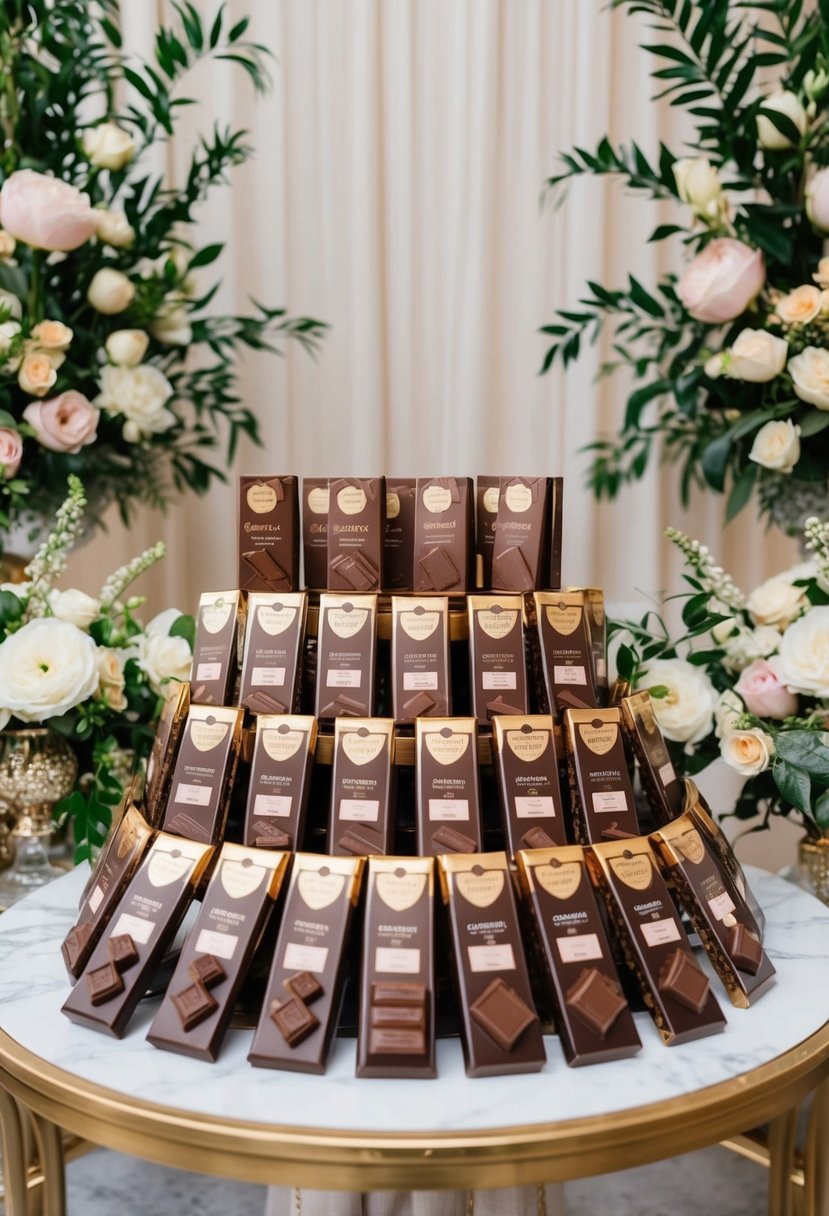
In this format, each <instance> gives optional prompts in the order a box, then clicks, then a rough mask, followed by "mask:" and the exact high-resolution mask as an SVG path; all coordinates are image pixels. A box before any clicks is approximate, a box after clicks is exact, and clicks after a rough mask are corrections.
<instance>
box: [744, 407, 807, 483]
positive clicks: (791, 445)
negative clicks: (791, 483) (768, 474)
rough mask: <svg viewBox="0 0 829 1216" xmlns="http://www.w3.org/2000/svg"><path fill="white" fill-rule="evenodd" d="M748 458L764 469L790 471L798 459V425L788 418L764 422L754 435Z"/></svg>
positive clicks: (779, 471) (781, 471) (780, 471)
mask: <svg viewBox="0 0 829 1216" xmlns="http://www.w3.org/2000/svg"><path fill="white" fill-rule="evenodd" d="M748 458H749V460H753V461H754V463H755V464H759V465H762V466H763V468H764V469H776V470H777V472H778V473H791V471H792V469H793V468H794V466H795V465H796V464H797V462H798V460H800V427H799V426H795V424H794V423H793V422H792V421H791V420H790V419H788V418H786V419H781V420H780V421H778V422H767V423H765V425H764V426H761V427H760V429H759V431H758V432H757V434H756V435H755V436H754V443H753V444H752V445H751V451H750V452H749V454H748Z"/></svg>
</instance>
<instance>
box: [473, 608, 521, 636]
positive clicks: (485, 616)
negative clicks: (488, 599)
mask: <svg viewBox="0 0 829 1216" xmlns="http://www.w3.org/2000/svg"><path fill="white" fill-rule="evenodd" d="M475 617H476V619H477V622H478V626H479V628H480V629H482V630H483V632H484V633H485V634H486V635H487V637H490V638H494V639H495V640H496V641H497V640H498V639H499V638H505V637H506V636H507V634H508V633H511V632H512V630H513V629H514V628H515V623H516V621H517V620H518V613H517V611H515V609H513V608H502V609H500V611H498V612H493V611H492V609H491V608H482V609H481V610H480V611H479V612H476V613H475Z"/></svg>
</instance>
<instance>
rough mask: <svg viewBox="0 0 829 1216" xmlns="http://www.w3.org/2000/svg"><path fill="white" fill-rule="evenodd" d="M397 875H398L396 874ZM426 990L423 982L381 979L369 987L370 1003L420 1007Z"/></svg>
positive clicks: (373, 1004) (424, 999) (379, 1005)
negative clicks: (414, 982)
mask: <svg viewBox="0 0 829 1216" xmlns="http://www.w3.org/2000/svg"><path fill="white" fill-rule="evenodd" d="M398 877H399V876H398ZM427 996H428V990H427V988H426V985H425V984H413V983H411V982H410V981H408V980H400V981H399V982H397V983H395V982H394V981H381V982H380V983H375V984H373V985H372V988H371V1004H372V1006H374V1007H377V1008H380V1007H382V1006H383V1005H410V1006H412V1007H413V1008H422V1007H423V1005H424V1004H425V1002H426V997H427Z"/></svg>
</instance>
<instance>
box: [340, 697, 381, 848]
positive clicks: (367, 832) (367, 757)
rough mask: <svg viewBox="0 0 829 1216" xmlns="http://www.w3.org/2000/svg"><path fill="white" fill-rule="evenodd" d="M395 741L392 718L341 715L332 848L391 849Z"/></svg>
mask: <svg viewBox="0 0 829 1216" xmlns="http://www.w3.org/2000/svg"><path fill="white" fill-rule="evenodd" d="M394 747H395V742H394V721H393V720H392V719H391V718H342V717H340V718H337V719H336V721H335V723H334V766H333V771H332V775H331V815H330V821H329V825H328V852H329V853H333V854H342V853H350V854H352V855H357V856H359V855H363V856H366V857H367V856H368V855H369V854H370V853H391V852H392V850H393V847H394V830H395V823H394V819H393V817H392V815H391V808H392V806H393V805H394V776H395V770H394Z"/></svg>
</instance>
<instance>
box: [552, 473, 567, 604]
mask: <svg viewBox="0 0 829 1216" xmlns="http://www.w3.org/2000/svg"><path fill="white" fill-rule="evenodd" d="M563 534H564V478H563V477H552V478H551V479H550V583H549V585H550V586H551V587H560V586H561V549H562V542H563Z"/></svg>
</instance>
